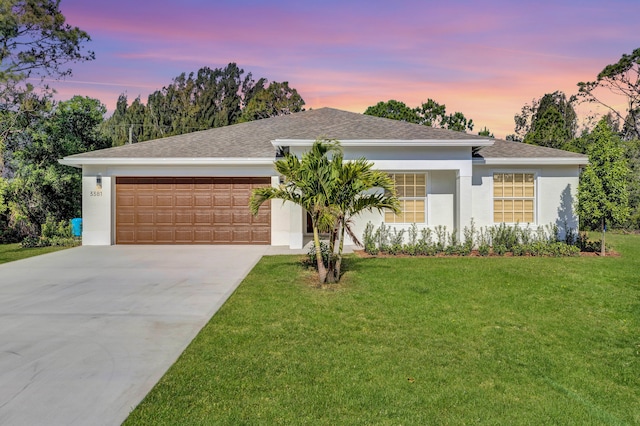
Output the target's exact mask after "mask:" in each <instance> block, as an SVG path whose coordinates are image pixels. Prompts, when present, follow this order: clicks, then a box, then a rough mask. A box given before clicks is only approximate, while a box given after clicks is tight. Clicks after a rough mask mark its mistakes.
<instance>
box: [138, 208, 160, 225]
mask: <svg viewBox="0 0 640 426" xmlns="http://www.w3.org/2000/svg"><path fill="white" fill-rule="evenodd" d="M155 216H156V215H155V214H154V213H153V211H147V212H138V213H136V222H135V223H136V225H153V224H154V223H155V222H156V218H155Z"/></svg>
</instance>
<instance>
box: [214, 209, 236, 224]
mask: <svg viewBox="0 0 640 426" xmlns="http://www.w3.org/2000/svg"><path fill="white" fill-rule="evenodd" d="M231 219H232V217H231V211H230V210H220V211H214V212H213V223H214V225H231V223H232V222H231Z"/></svg>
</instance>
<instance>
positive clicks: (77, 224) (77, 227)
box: [71, 217, 82, 237]
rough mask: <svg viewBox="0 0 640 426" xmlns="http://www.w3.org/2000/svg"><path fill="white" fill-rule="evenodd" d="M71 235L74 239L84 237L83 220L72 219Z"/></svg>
mask: <svg viewBox="0 0 640 426" xmlns="http://www.w3.org/2000/svg"><path fill="white" fill-rule="evenodd" d="M71 234H72V235H73V236H74V237H81V236H82V218H80V217H76V218H74V219H71Z"/></svg>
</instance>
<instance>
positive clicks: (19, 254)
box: [0, 243, 68, 264]
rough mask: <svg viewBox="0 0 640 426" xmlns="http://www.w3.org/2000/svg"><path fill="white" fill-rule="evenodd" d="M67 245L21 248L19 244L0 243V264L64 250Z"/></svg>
mask: <svg viewBox="0 0 640 426" xmlns="http://www.w3.org/2000/svg"><path fill="white" fill-rule="evenodd" d="M66 248H68V247H60V246H56V247H34V248H22V247H21V246H20V244H19V243H18V244H0V264H1V263H7V262H13V261H14V260H20V259H26V258H27V257H33V256H39V255H41V254H45V253H52V252H54V251H59V250H64V249H66Z"/></svg>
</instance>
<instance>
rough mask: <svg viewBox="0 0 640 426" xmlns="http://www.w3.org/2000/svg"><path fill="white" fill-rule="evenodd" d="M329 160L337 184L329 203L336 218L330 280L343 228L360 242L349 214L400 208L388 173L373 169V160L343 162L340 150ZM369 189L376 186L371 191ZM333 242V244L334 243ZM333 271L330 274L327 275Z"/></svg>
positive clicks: (333, 278)
mask: <svg viewBox="0 0 640 426" xmlns="http://www.w3.org/2000/svg"><path fill="white" fill-rule="evenodd" d="M332 164H333V166H334V167H335V169H336V170H337V175H338V182H337V187H338V188H339V190H338V191H336V192H335V193H334V194H333V195H334V199H332V201H331V203H332V204H333V205H334V206H336V208H335V210H336V212H338V214H337V218H336V219H337V220H336V223H335V227H334V230H333V232H332V238H331V239H330V244H331V245H332V246H333V247H330V252H331V253H332V254H334V255H333V256H332V260H333V261H334V263H332V264H331V266H330V267H329V274H330V276H329V277H328V279H329V280H330V281H339V280H340V269H341V266H342V253H343V249H344V240H345V232H346V234H348V235H349V237H350V238H351V240H352V241H353V242H354V243H355V244H356V245H358V246H361V245H362V243H360V241H359V240H358V237H357V236H356V235H355V233H354V232H353V228H352V225H353V218H354V217H355V216H357V215H358V214H360V213H362V212H364V211H371V210H378V211H383V210H385V209H389V210H392V211H393V212H395V213H398V212H399V211H400V202H399V201H398V199H397V197H396V193H395V185H394V181H393V179H391V177H390V176H389V174H387V173H385V172H383V171H380V170H373V169H372V168H373V163H371V162H369V161H368V160H366V159H365V158H359V159H357V160H353V161H348V162H343V156H342V153H340V154H339V155H335V156H334V157H333V160H332ZM373 189H377V190H375V191H372V190H373ZM335 244H337V247H336V246H335ZM331 273H333V276H331Z"/></svg>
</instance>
